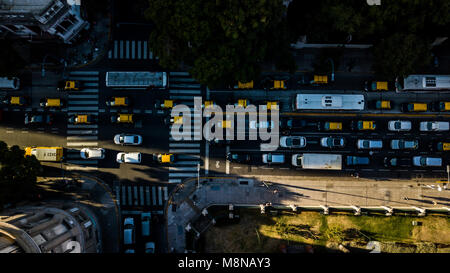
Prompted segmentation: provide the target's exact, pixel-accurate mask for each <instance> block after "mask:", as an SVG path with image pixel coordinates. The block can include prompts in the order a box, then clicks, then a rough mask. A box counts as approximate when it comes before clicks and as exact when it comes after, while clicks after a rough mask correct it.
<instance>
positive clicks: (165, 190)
mask: <svg viewBox="0 0 450 273" xmlns="http://www.w3.org/2000/svg"><path fill="white" fill-rule="evenodd" d="M163 191H164V200H165V201H167V200H168V199H169V195H168V193H167V187H163Z"/></svg>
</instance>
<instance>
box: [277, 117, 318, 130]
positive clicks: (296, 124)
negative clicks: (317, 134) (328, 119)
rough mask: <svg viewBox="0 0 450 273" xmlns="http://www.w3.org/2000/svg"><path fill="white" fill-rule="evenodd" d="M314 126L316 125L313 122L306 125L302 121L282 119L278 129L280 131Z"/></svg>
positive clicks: (304, 121) (305, 122)
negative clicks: (280, 129)
mask: <svg viewBox="0 0 450 273" xmlns="http://www.w3.org/2000/svg"><path fill="white" fill-rule="evenodd" d="M315 124H316V123H315V122H312V123H308V122H307V121H306V120H304V119H294V118H290V119H282V120H281V121H280V127H281V128H282V129H302V128H305V127H307V126H313V125H315Z"/></svg>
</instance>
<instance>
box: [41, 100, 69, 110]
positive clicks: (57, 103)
mask: <svg viewBox="0 0 450 273" xmlns="http://www.w3.org/2000/svg"><path fill="white" fill-rule="evenodd" d="M39 105H40V106H41V107H44V108H60V107H64V106H65V105H66V101H65V100H63V99H60V98H52V99H50V98H44V99H41V100H40V101H39Z"/></svg>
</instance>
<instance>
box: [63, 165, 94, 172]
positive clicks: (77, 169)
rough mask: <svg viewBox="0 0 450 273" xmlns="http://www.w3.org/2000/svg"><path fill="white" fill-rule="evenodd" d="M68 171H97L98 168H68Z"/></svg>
mask: <svg viewBox="0 0 450 273" xmlns="http://www.w3.org/2000/svg"><path fill="white" fill-rule="evenodd" d="M66 170H67V171H96V170H98V167H83V166H66Z"/></svg>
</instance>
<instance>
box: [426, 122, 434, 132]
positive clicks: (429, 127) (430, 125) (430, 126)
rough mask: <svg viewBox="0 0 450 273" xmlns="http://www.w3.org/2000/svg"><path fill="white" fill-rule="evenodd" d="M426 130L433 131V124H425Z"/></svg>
mask: <svg viewBox="0 0 450 273" xmlns="http://www.w3.org/2000/svg"><path fill="white" fill-rule="evenodd" d="M427 129H428V130H433V123H432V122H428V123H427Z"/></svg>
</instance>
